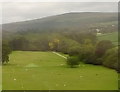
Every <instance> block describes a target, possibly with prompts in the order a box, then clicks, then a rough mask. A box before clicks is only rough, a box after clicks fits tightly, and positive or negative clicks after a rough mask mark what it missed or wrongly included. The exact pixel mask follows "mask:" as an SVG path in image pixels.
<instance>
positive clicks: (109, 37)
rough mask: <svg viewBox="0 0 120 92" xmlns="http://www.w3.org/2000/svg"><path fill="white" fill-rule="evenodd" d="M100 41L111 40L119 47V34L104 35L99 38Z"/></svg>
mask: <svg viewBox="0 0 120 92" xmlns="http://www.w3.org/2000/svg"><path fill="white" fill-rule="evenodd" d="M98 39H99V40H100V41H101V40H110V41H112V42H113V43H114V44H115V45H118V32H113V33H108V34H103V35H100V36H98Z"/></svg>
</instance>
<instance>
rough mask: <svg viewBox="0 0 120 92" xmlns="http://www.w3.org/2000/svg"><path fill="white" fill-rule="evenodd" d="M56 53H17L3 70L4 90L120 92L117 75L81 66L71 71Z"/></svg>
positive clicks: (104, 70)
mask: <svg viewBox="0 0 120 92" xmlns="http://www.w3.org/2000/svg"><path fill="white" fill-rule="evenodd" d="M65 62H66V61H65V59H64V58H62V57H60V56H58V55H56V54H54V53H52V52H30V51H25V52H24V51H16V52H13V53H12V54H11V55H10V64H8V65H5V66H3V82H2V84H3V90H116V89H118V83H117V81H118V75H117V73H116V71H114V70H112V69H108V68H105V67H102V66H94V65H88V64H81V65H80V66H79V68H68V67H67V66H66V65H65Z"/></svg>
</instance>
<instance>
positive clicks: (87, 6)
mask: <svg viewBox="0 0 120 92" xmlns="http://www.w3.org/2000/svg"><path fill="white" fill-rule="evenodd" d="M2 10H3V17H2V19H3V23H9V22H16V21H24V20H29V19H35V18H41V17H45V16H52V15H57V14H62V13H67V12H91V11H92V12H94V11H99V12H117V2H116V3H115V2H111V3H110V2H102V3H101V2H90V3H89V2H85V3H83V2H80V3H78V2H71V3H70V2H66V3H65V2H50V3H48V2H47V3H3V6H2Z"/></svg>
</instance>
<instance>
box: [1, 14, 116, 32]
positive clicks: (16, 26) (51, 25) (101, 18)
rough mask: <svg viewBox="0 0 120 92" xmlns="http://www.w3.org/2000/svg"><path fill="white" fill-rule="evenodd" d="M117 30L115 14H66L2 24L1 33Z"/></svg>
mask: <svg viewBox="0 0 120 92" xmlns="http://www.w3.org/2000/svg"><path fill="white" fill-rule="evenodd" d="M96 28H100V29H101V30H104V29H105V30H108V31H111V30H112V31H116V30H117V13H98V12H85V13H66V14H61V15H56V16H50V17H45V18H40V19H35V20H30V21H24V22H16V23H8V24H3V32H4V33H6V32H8V33H9V32H10V33H11V32H18V31H20V32H22V31H34V32H35V31H36V32H46V31H50V32H52V31H67V30H72V31H91V30H95V29H96Z"/></svg>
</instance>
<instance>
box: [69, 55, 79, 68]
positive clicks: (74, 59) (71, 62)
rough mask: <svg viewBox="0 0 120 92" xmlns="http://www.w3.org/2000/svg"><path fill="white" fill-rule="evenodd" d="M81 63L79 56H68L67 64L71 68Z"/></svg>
mask: <svg viewBox="0 0 120 92" xmlns="http://www.w3.org/2000/svg"><path fill="white" fill-rule="evenodd" d="M79 63H80V62H79V58H78V57H77V56H71V57H68V58H67V65H69V66H70V67H71V68H75V67H77V65H79Z"/></svg>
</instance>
